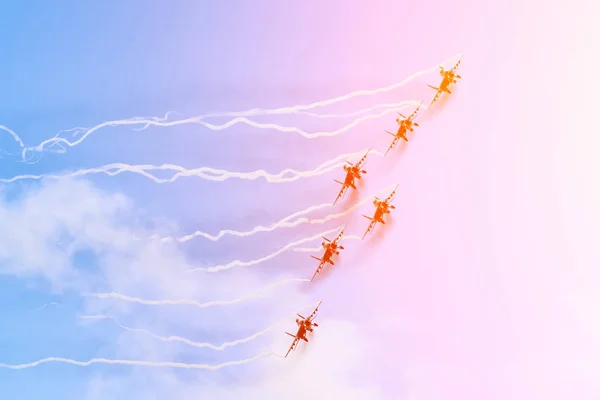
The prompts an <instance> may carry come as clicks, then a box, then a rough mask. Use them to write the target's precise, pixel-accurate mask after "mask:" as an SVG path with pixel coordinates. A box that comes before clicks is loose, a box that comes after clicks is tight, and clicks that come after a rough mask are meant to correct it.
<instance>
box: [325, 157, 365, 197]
mask: <svg viewBox="0 0 600 400" xmlns="http://www.w3.org/2000/svg"><path fill="white" fill-rule="evenodd" d="M370 151H371V149H369V150H367V152H366V153H365V155H364V156H363V157H362V158H361V159H360V160H358V162H357V163H356V164H352V163H351V162H350V161H346V163H347V164H348V165H344V171H346V179H344V182H340V181H338V180H336V182H337V183H339V184H340V185H342V188H341V189H340V192H339V193H338V195H337V197H336V199H335V201H334V202H333V205H335V203H337V201H338V200H339V199H341V198H342V196H343V195H344V193H346V190H348V188H352V189H354V190H356V185H355V184H354V181H355V179H361V178H362V176H361V175H362V174H366V173H367V171H365V170H364V169H362V167H363V165H364V163H365V160H366V159H367V156H368V155H369V152H370Z"/></svg>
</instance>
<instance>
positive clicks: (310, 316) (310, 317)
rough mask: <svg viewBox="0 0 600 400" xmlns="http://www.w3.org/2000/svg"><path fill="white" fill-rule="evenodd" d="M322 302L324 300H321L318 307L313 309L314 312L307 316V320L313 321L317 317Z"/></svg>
mask: <svg viewBox="0 0 600 400" xmlns="http://www.w3.org/2000/svg"><path fill="white" fill-rule="evenodd" d="M322 302H323V301H320V302H319V304H317V307H315V311H313V312H312V314H310V315H309V316H308V318H306V320H307V321H310V322H312V321H313V320H314V319H315V318H316V317H317V314H318V312H319V307H320V306H321V303H322Z"/></svg>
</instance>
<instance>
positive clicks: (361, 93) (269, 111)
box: [7, 54, 462, 159]
mask: <svg viewBox="0 0 600 400" xmlns="http://www.w3.org/2000/svg"><path fill="white" fill-rule="evenodd" d="M461 56H462V54H458V55H455V56H453V57H451V58H449V59H448V60H446V61H443V62H442V63H440V64H438V65H442V66H443V65H445V64H448V63H450V62H451V61H453V60H455V59H457V58H459V57H461ZM438 65H436V66H433V67H431V68H428V69H426V70H423V71H419V72H416V73H414V74H412V75H410V76H409V77H407V78H406V79H404V80H402V81H401V82H398V83H394V84H392V85H389V86H385V87H381V88H377V89H370V90H357V91H354V92H351V93H348V94H346V95H343V96H338V97H334V98H332V99H328V100H322V101H317V102H314V103H311V104H307V105H297V106H291V107H281V108H276V109H261V108H255V109H251V110H246V111H238V112H213V113H208V114H204V115H201V116H197V117H193V118H188V119H184V120H180V121H187V122H180V121H172V122H167V123H166V124H167V125H161V126H173V125H176V124H181V123H192V122H198V121H202V120H203V119H207V118H211V117H234V118H237V117H250V116H257V115H282V114H297V113H298V112H301V111H307V110H311V109H313V108H317V107H323V106H327V105H331V104H335V103H339V102H341V101H344V100H349V99H351V98H354V97H359V96H365V95H372V94H377V93H385V92H389V91H392V90H394V89H397V88H399V87H401V86H403V85H405V84H406V83H408V82H410V81H412V80H413V79H416V78H418V77H420V76H423V75H426V74H428V73H431V72H433V71H434V70H436V69H437V68H438ZM167 118H168V113H167V115H165V117H163V118H158V117H155V118H154V119H139V118H137V119H136V118H134V119H124V120H115V121H107V122H103V123H101V124H99V125H96V126H95V127H93V128H90V129H89V130H87V131H86V132H85V133H84V134H83V136H82V137H81V138H80V139H79V140H77V141H75V142H72V143H71V142H69V141H68V140H66V139H56V138H53V139H47V140H45V141H43V142H41V143H40V144H39V145H37V146H33V147H27V148H25V147H24V145H23V142H22V141H21V139H20V138H19V137H18V135H16V133H15V135H16V136H13V138H14V139H15V140H16V141H17V142H18V143H19V144H20V146H21V147H22V148H23V151H22V157H23V159H25V158H26V157H25V156H26V152H27V151H30V150H33V151H42V150H44V146H45V145H47V144H52V143H56V142H62V143H64V144H65V145H67V146H69V147H73V146H76V145H78V144H79V143H81V142H82V141H83V140H85V138H86V137H87V136H89V135H90V134H91V133H92V132H94V131H96V130H98V129H101V128H103V127H106V126H118V125H144V126H143V127H142V128H140V129H139V130H143V129H146V128H147V127H149V126H152V125H160V122H159V123H157V121H161V120H162V121H164V120H166V119H167ZM238 122H239V121H238ZM230 123H231V121H230ZM7 129H8V128H7ZM223 129H225V128H223ZM7 131H8V130H7ZM11 132H12V131H11ZM13 133H14V132H13Z"/></svg>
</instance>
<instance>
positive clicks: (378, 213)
mask: <svg viewBox="0 0 600 400" xmlns="http://www.w3.org/2000/svg"><path fill="white" fill-rule="evenodd" d="M396 189H398V185H396V187H395V188H394V191H393V192H392V193H390V195H389V196H388V197H386V199H385V200H383V201H382V200H379V199H378V198H377V197H375V199H374V200H373V205H374V206H375V215H373V218H371V217H368V216H366V215H364V214H363V217H365V218H367V219H369V220H371V223H370V224H369V227H368V228H367V231H366V232H365V234H364V235H363V237H362V238H363V239H364V238H365V236H367V233H369V232H371V231H372V230H373V228H375V224H377V223H378V222H379V223H381V224H385V221H384V220H383V217H384V216H385V215H386V214H389V213H390V209H395V208H396V207H395V206H393V205H391V204H390V202H391V201H392V199H393V198H394V195H395V194H396Z"/></svg>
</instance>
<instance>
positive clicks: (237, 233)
mask: <svg viewBox="0 0 600 400" xmlns="http://www.w3.org/2000/svg"><path fill="white" fill-rule="evenodd" d="M395 185H396V184H393V185H390V186H388V187H386V188H385V189H383V190H380V191H379V192H377V193H376V194H374V195H371V196H368V197H365V198H364V199H362V200H361V201H360V202H359V203H357V204H355V205H354V206H352V207H350V208H349V209H348V210H346V211H344V212H341V213H337V214H331V215H328V216H326V217H325V218H320V219H308V218H298V219H296V220H295V221H292V222H290V220H292V219H293V218H295V217H298V216H300V215H305V214H308V213H311V212H313V211H317V210H320V209H322V208H326V207H331V206H332V203H325V204H320V205H317V206H311V207H308V208H306V209H304V210H301V211H297V212H295V213H293V214H291V215H288V216H287V217H285V218H283V219H281V220H280V221H278V222H276V223H274V224H272V225H270V226H268V227H266V226H262V225H259V226H256V227H254V228H253V229H252V230H250V231H246V232H241V231H234V230H230V229H227V230H222V231H220V232H219V233H218V234H217V235H211V234H209V233H206V232H201V231H196V232H194V233H192V234H190V235H186V236H182V237H179V238H174V237H172V236H165V237H162V238H160V237H155V236H153V237H151V238H150V239H151V240H152V239H158V240H160V241H162V242H173V241H177V242H179V243H184V242H187V241H189V240H192V239H194V238H197V237H199V236H201V237H203V238H205V239H208V240H211V241H213V242H216V241H217V240H219V239H221V238H222V237H224V236H225V235H231V236H238V237H245V236H251V235H254V234H256V233H259V232H272V231H274V230H275V229H278V228H294V227H296V226H298V225H301V224H324V223H327V222H328V221H331V220H332V219H337V218H341V217H344V216H346V215H348V214H350V213H351V212H352V211H354V210H356V209H357V208H359V207H362V206H363V205H364V204H366V203H367V202H369V201H371V199H372V197H373V196H377V195H379V194H380V193H381V192H383V191H385V190H389V188H391V187H392V186H395Z"/></svg>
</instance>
